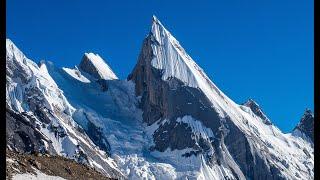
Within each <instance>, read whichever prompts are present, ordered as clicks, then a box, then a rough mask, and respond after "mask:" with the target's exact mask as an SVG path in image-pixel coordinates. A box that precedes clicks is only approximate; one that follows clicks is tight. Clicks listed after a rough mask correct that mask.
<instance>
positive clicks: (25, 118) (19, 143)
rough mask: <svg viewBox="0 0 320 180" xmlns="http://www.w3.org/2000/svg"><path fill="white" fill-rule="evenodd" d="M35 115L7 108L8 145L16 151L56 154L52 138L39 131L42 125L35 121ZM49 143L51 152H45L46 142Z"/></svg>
mask: <svg viewBox="0 0 320 180" xmlns="http://www.w3.org/2000/svg"><path fill="white" fill-rule="evenodd" d="M35 122H36V120H35V119H34V117H32V116H29V115H27V114H19V113H16V112H14V111H12V110H11V109H10V108H9V107H7V108H6V139H7V146H8V147H9V148H11V149H13V150H15V151H18V152H23V153H34V152H41V153H50V154H56V152H55V151H54V149H53V147H52V145H51V144H50V140H48V139H47V138H46V137H44V136H43V134H42V133H41V132H40V131H39V129H40V127H38V126H37V124H36V123H35ZM43 141H47V142H48V143H47V144H48V145H49V148H48V150H49V152H45V148H44V142H43Z"/></svg>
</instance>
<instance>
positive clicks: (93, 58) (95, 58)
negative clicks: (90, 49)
mask: <svg viewBox="0 0 320 180" xmlns="http://www.w3.org/2000/svg"><path fill="white" fill-rule="evenodd" d="M79 68H80V69H81V70H82V71H84V72H86V73H88V74H90V75H91V76H93V77H94V78H97V79H105V80H114V79H118V77H117V76H116V75H115V73H114V72H113V71H112V69H111V68H110V66H109V65H108V64H107V63H106V62H105V61H104V60H103V59H102V58H101V57H100V56H99V55H98V54H94V53H85V54H84V56H83V58H82V60H81V62H80V64H79Z"/></svg>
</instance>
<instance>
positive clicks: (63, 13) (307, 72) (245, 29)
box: [6, 0, 314, 132]
mask: <svg viewBox="0 0 320 180" xmlns="http://www.w3.org/2000/svg"><path fill="white" fill-rule="evenodd" d="M153 14H155V15H156V16H157V17H158V19H160V21H161V22H162V23H163V24H164V25H165V26H166V27H167V29H168V30H169V31H170V32H171V33H172V34H173V35H174V36H175V37H176V38H177V39H178V40H179V42H180V44H181V45H182V46H183V47H184V48H185V49H186V51H187V52H188V53H189V55H190V56H191V57H192V58H193V59H194V60H195V61H196V62H197V63H198V64H199V66H200V67H202V68H203V69H204V70H205V72H206V73H207V74H208V76H209V77H210V78H211V79H212V80H213V82H215V84H216V85H217V86H218V87H219V88H220V89H221V90H222V91H224V92H225V93H226V94H227V95H228V96H229V97H230V98H231V99H233V100H234V101H235V102H237V103H242V102H244V101H245V100H246V99H248V98H253V99H255V100H256V101H257V102H258V103H259V104H260V106H262V108H263V110H264V111H265V112H266V114H267V115H268V116H269V118H270V119H271V120H272V121H273V122H274V123H275V124H276V125H277V126H278V127H279V128H280V129H282V130H283V131H284V132H288V131H290V130H291V129H292V128H293V127H294V126H295V125H296V124H297V123H298V121H299V119H300V117H301V115H302V114H303V112H304V110H305V108H307V107H308V108H311V109H312V110H313V81H314V77H313V74H314V71H313V62H314V61H313V0H262V1H257V0H220V1H213V0H211V1H210V0H207V1H204V0H197V1H173V0H161V1H160V0H135V1H132V0H128V1H121V0H118V1H104V0H101V1H97V0H91V1H84V0H55V1H49V0H48V1H44V0H29V1H23V0H8V1H7V22H6V25H7V30H6V31H7V32H6V33H7V37H8V38H10V39H11V40H12V41H13V42H14V43H15V44H16V45H17V46H18V47H19V48H20V49H22V50H23V52H24V53H25V54H26V55H27V56H28V57H29V58H31V59H33V60H35V61H37V62H38V61H39V60H41V59H46V60H50V61H52V62H54V63H55V64H56V65H57V66H59V67H62V66H66V67H73V66H74V65H77V64H78V63H79V62H80V60H81V57H82V55H83V53H85V52H89V51H92V52H95V53H98V54H100V55H101V56H102V57H103V58H104V59H106V60H107V62H108V64H109V65H110V66H111V67H112V68H113V70H114V71H115V73H116V74H117V75H118V76H119V77H120V78H121V79H124V78H126V77H127V75H128V74H129V73H130V72H131V70H132V69H133V67H134V65H135V63H136V61H137V58H138V55H139V52H140V49H141V45H142V40H143V38H144V37H145V36H146V35H147V33H148V32H149V29H150V23H151V17H152V15H153Z"/></svg>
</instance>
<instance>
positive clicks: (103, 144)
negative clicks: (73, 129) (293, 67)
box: [87, 121, 110, 156]
mask: <svg viewBox="0 0 320 180" xmlns="http://www.w3.org/2000/svg"><path fill="white" fill-rule="evenodd" d="M87 127H88V130H87V134H88V136H89V137H90V138H91V140H92V141H93V142H94V144H96V145H97V146H99V147H100V148H101V149H102V150H104V151H105V152H106V153H107V154H108V155H109V156H110V144H109V142H108V140H107V139H106V137H105V136H104V133H103V129H102V128H101V127H97V126H96V125H94V124H93V123H92V122H91V121H88V126H87Z"/></svg>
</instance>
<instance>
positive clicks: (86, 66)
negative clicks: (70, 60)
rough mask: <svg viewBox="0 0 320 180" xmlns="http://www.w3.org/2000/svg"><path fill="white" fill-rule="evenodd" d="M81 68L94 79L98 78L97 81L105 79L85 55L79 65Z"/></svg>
mask: <svg viewBox="0 0 320 180" xmlns="http://www.w3.org/2000/svg"><path fill="white" fill-rule="evenodd" d="M79 68H80V69H81V70H82V71H84V72H86V73H88V74H90V75H91V76H92V77H94V78H96V79H102V78H103V77H102V76H101V75H100V74H99V71H98V70H97V68H96V67H95V66H94V65H93V64H92V62H91V60H90V59H89V57H88V56H87V55H86V54H84V55H83V57H82V60H81V62H80V64H79Z"/></svg>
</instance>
